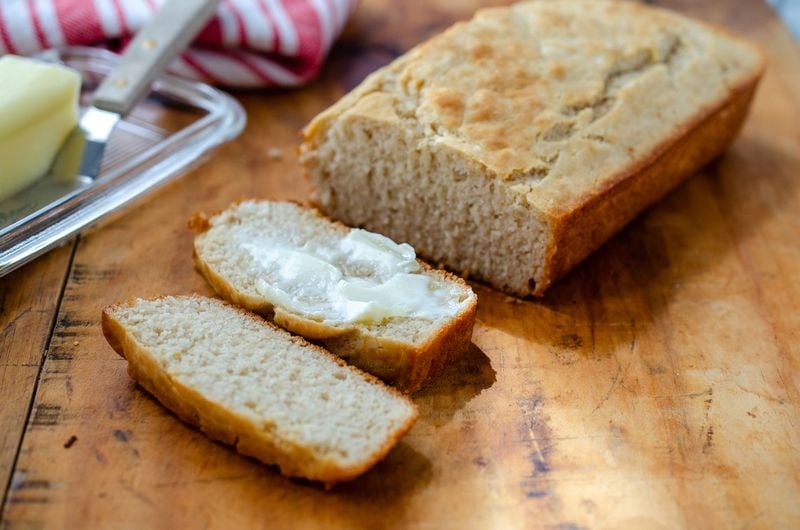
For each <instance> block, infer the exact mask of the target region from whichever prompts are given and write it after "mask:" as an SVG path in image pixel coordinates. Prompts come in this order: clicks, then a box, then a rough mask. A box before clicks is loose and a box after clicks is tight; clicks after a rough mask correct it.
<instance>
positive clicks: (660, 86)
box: [301, 0, 763, 295]
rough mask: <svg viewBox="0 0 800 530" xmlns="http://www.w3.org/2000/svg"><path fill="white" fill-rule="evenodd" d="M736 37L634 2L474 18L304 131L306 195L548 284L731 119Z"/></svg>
mask: <svg viewBox="0 0 800 530" xmlns="http://www.w3.org/2000/svg"><path fill="white" fill-rule="evenodd" d="M762 70H763V58H762V55H761V53H760V52H759V50H758V49H756V48H755V47H754V46H753V45H751V44H749V43H748V42H746V41H744V40H742V39H739V38H737V37H736V36H734V35H732V34H730V33H728V32H726V31H724V30H720V29H716V28H714V27H711V26H709V25H707V24H704V23H701V22H698V21H695V20H691V19H689V18H687V17H684V16H680V15H678V14H676V13H672V12H669V11H666V10H663V9H657V8H654V7H650V6H646V5H644V3H640V2H623V1H611V0H554V1H531V2H521V3H518V4H515V5H512V6H510V7H502V8H490V9H484V10H480V11H478V12H477V14H476V15H475V17H474V18H473V19H472V20H470V21H469V22H466V23H458V24H456V25H455V26H453V27H451V28H450V29H448V30H447V31H445V32H444V33H442V34H440V35H438V36H435V37H433V38H432V39H431V40H429V41H428V42H426V43H424V44H422V45H420V46H418V47H416V48H414V49H413V50H411V51H409V52H408V53H407V54H405V55H403V56H402V57H400V58H398V59H397V60H395V61H394V62H393V63H391V64H389V65H388V66H386V67H384V68H381V69H380V70H378V71H377V72H375V73H373V74H372V75H370V76H369V77H368V78H367V79H366V80H364V82H363V83H362V84H361V85H360V86H358V87H357V88H356V89H354V90H353V91H352V92H351V93H349V94H348V95H346V96H345V97H343V98H342V99H341V100H340V101H339V102H338V103H336V104H335V105H333V106H332V107H331V108H329V109H328V110H326V111H324V112H322V113H321V114H320V115H319V116H317V117H316V118H314V120H313V121H311V123H310V124H309V125H308V126H307V127H306V128H305V131H304V137H305V141H304V143H303V146H302V148H301V160H302V161H303V163H304V165H305V167H306V170H307V173H308V176H309V178H310V180H311V183H312V184H313V186H314V187H315V192H314V193H315V194H314V202H315V203H316V204H317V206H318V207H319V208H320V209H321V210H322V211H323V212H324V213H326V214H328V215H330V216H331V217H333V218H335V219H338V220H341V221H343V222H344V223H346V224H348V225H351V226H360V227H364V228H366V229H368V230H374V231H376V232H380V233H382V234H385V235H387V236H389V237H391V238H392V239H395V240H397V241H407V242H409V243H410V244H411V245H412V246H413V247H414V248H415V249H416V250H417V252H418V253H419V254H420V255H421V256H424V257H425V258H427V259H430V260H432V261H433V262H436V263H443V264H445V265H446V266H447V267H448V268H450V269H451V270H454V271H457V272H462V271H469V274H470V276H475V277H477V278H480V279H483V280H486V281H488V282H490V283H491V284H492V285H494V286H496V287H498V288H500V289H503V290H506V291H508V292H510V293H513V294H516V295H528V294H535V295H541V294H542V293H544V291H545V290H546V289H547V288H548V286H550V285H551V284H552V282H553V281H555V280H556V279H557V278H559V277H560V276H562V275H563V274H565V273H566V272H567V271H569V270H570V269H571V268H572V267H573V266H574V265H575V264H576V263H578V262H579V261H580V260H582V259H583V258H584V257H585V256H586V255H588V254H589V253H590V252H591V251H593V250H594V249H596V248H597V247H598V246H599V245H600V244H602V243H603V242H604V241H605V240H607V239H608V238H609V237H610V236H611V235H612V234H613V233H614V232H616V231H617V230H619V229H620V228H621V227H622V226H623V225H624V224H625V223H627V222H628V221H629V220H630V219H631V218H633V217H634V216H635V215H636V214H637V213H638V212H640V211H641V210H642V209H643V208H645V207H646V206H647V205H648V204H651V203H652V202H653V201H655V200H656V199H658V198H659V197H661V196H663V195H664V194H665V193H666V192H667V191H669V190H670V189H672V188H674V187H675V186H676V185H677V184H678V183H679V182H680V181H681V180H682V179H683V178H684V177H686V176H687V175H689V174H691V173H693V172H694V171H696V170H697V169H698V168H699V167H700V166H702V165H703V164H705V163H706V162H708V161H709V160H711V159H712V158H714V157H715V156H717V155H718V154H719V153H720V151H721V150H722V149H723V148H724V147H725V146H726V145H727V144H728V143H729V142H730V141H731V140H732V139H733V137H734V136H735V134H736V132H737V131H738V129H739V126H740V125H741V123H742V121H743V119H744V117H745V114H746V112H747V109H748V105H749V103H750V100H751V97H752V96H753V93H754V90H755V87H756V84H757V82H758V79H759V77H760V76H761V73H762Z"/></svg>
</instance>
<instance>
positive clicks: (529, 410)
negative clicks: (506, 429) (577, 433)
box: [517, 395, 552, 499]
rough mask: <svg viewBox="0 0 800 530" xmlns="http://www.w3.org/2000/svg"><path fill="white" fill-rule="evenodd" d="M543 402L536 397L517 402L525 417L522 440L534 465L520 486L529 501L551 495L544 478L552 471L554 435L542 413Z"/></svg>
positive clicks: (539, 397)
mask: <svg viewBox="0 0 800 530" xmlns="http://www.w3.org/2000/svg"><path fill="white" fill-rule="evenodd" d="M543 401H544V400H543V398H542V397H541V396H538V395H536V396H533V397H531V398H529V399H522V400H519V401H518V402H517V405H518V406H519V407H520V409H521V411H522V416H523V424H522V426H521V431H522V432H521V433H520V434H521V440H522V443H523V445H524V446H525V447H526V448H527V449H528V461H529V462H530V463H531V464H532V469H531V471H530V472H529V473H528V474H527V475H526V476H525V477H524V478H523V479H522V481H521V482H520V486H521V488H522V491H523V493H524V494H525V496H526V497H528V498H529V499H532V498H540V497H545V496H547V495H549V494H550V493H551V492H550V488H549V487H548V485H547V482H546V480H544V476H543V475H546V474H547V473H549V472H550V470H551V466H550V456H551V453H552V441H551V440H552V434H551V432H550V428H549V427H548V425H547V421H546V419H547V418H546V417H545V416H544V414H543V412H542V409H543V405H544V403H543Z"/></svg>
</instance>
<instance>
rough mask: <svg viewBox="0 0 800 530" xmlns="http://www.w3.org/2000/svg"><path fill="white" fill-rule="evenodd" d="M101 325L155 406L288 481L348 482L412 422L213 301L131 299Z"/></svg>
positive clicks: (296, 346)
mask: <svg viewBox="0 0 800 530" xmlns="http://www.w3.org/2000/svg"><path fill="white" fill-rule="evenodd" d="M106 316H107V318H108V319H109V321H110V322H113V324H110V325H107V326H106V331H107V334H108V333H111V334H112V335H114V334H116V335H120V334H121V333H122V334H124V335H125V336H124V337H123V338H120V337H119V336H117V337H116V340H117V341H118V342H119V343H120V344H122V345H123V349H124V352H123V353H124V355H125V357H126V358H127V359H128V361H129V363H130V371H131V375H133V376H134V377H135V378H136V379H137V380H138V381H139V382H140V383H142V384H143V386H144V387H145V388H147V389H148V390H149V391H151V392H152V393H154V394H155V395H156V397H158V398H159V399H160V400H161V401H162V403H164V404H165V405H167V406H168V407H170V408H172V409H173V410H174V411H175V412H177V413H178V414H179V415H180V416H181V417H182V418H183V419H185V420H187V421H190V422H192V423H195V424H197V425H199V426H200V428H201V429H203V430H204V431H206V433H207V434H209V435H211V436H212V437H214V438H217V439H221V440H222V441H225V442H227V443H231V444H234V445H238V446H239V447H238V448H239V449H240V451H241V452H243V453H245V454H249V455H252V456H256V457H257V458H260V459H261V460H263V461H265V462H267V463H277V464H279V465H280V466H281V469H282V470H283V471H284V473H286V474H289V475H298V476H305V477H307V478H311V479H316V480H323V481H325V482H336V481H338V480H341V479H347V478H352V476H355V475H356V474H358V473H360V472H362V471H364V470H365V469H366V468H368V467H369V466H371V465H372V464H373V463H375V462H376V461H377V460H378V459H380V458H381V457H382V456H383V455H384V454H385V453H386V452H387V451H388V450H389V449H390V448H391V447H392V446H393V445H394V443H395V442H396V440H397V439H398V438H399V437H400V436H401V435H402V434H403V433H404V432H405V431H406V430H407V429H408V428H409V427H410V425H411V424H412V423H413V421H414V419H415V418H416V409H415V408H414V405H413V404H412V403H411V402H410V401H409V400H408V399H407V398H405V397H403V396H402V395H400V394H399V393H397V392H395V391H393V390H390V389H389V388H387V387H385V386H384V385H383V384H382V383H380V382H378V381H377V380H376V379H374V378H372V377H371V376H368V375H366V374H364V373H362V372H360V371H358V370H356V369H354V368H352V367H348V366H347V365H345V364H344V363H342V362H341V361H339V360H338V359H336V358H335V357H334V356H332V355H330V354H329V353H327V352H325V351H324V350H322V349H320V348H318V347H316V346H312V345H310V344H308V343H307V342H305V341H304V340H302V339H299V338H297V337H293V336H291V335H290V334H289V333H287V332H285V331H283V330H281V329H278V328H276V327H274V326H272V325H270V324H268V323H267V322H265V321H263V320H261V319H260V318H258V317H255V316H253V315H249V314H246V313H244V312H242V311H241V310H238V309H234V308H233V307H231V306H229V305H227V304H225V303H223V302H220V301H219V300H214V299H209V298H203V297H164V298H159V299H155V300H137V301H135V302H134V303H133V304H131V305H126V306H116V307H113V308H110V309H108V310H106ZM115 330H116V331H115ZM120 330H124V332H122V331H120ZM112 344H113V341H112ZM164 381H168V384H164V383H163V382H164Z"/></svg>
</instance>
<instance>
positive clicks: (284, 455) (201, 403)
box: [102, 295, 418, 487]
mask: <svg viewBox="0 0 800 530" xmlns="http://www.w3.org/2000/svg"><path fill="white" fill-rule="evenodd" d="M192 297H197V295H192ZM158 298H162V297H157V298H155V299H158ZM218 302H219V303H221V304H224V305H226V306H228V307H230V308H232V309H234V310H235V311H237V312H239V313H240V314H242V315H244V316H246V317H247V318H249V319H251V320H253V321H255V322H258V323H259V324H260V325H262V326H266V327H268V328H270V329H272V330H273V331H275V332H277V333H281V334H286V335H288V333H286V331H284V330H282V329H280V328H278V327H277V326H275V325H273V324H271V323H269V322H266V321H264V320H263V319H261V318H258V317H257V316H255V315H253V314H251V313H249V312H247V311H244V310H242V309H240V308H238V307H235V306H233V305H231V304H228V303H227V302H224V301H220V300H218ZM132 303H133V302H128V303H125V304H115V305H112V306H109V307H106V308H105V309H104V310H103V314H102V328H103V334H104V335H105V337H106V339H107V340H108V343H109V344H110V345H111V347H112V348H113V349H114V350H115V351H116V352H117V353H118V354H119V355H120V356H121V357H123V358H125V359H127V360H128V374H129V375H130V376H131V378H132V379H134V380H135V381H137V382H138V383H139V384H140V385H141V386H142V387H143V388H144V389H145V390H147V391H148V392H149V393H150V394H152V395H153V396H155V397H156V399H158V401H159V402H161V404H162V405H164V406H165V407H166V408H167V409H169V410H171V411H172V412H174V413H175V414H176V415H177V416H178V417H179V418H180V419H182V420H183V421H184V422H186V423H189V424H191V425H194V426H196V427H198V428H199V429H200V430H201V431H203V432H204V433H205V434H206V435H208V436H209V437H210V438H213V439H215V440H218V441H220V442H223V443H225V444H228V445H233V446H235V448H236V450H237V451H238V452H240V453H241V454H243V455H246V456H252V457H254V458H256V459H258V460H260V461H261V462H263V463H265V464H274V465H277V466H278V467H279V468H280V471H281V473H282V474H283V475H285V476H287V477H288V476H295V477H303V478H307V479H310V480H316V481H320V482H323V483H325V485H326V486H327V487H330V486H331V485H333V484H335V483H337V482H343V481H347V480H352V479H354V478H355V477H357V476H359V475H361V474H362V473H364V472H365V471H367V470H368V469H370V468H371V467H372V466H374V465H375V464H376V463H378V462H379V461H380V460H382V459H383V458H384V457H385V456H386V454H387V453H388V452H389V451H390V450H391V449H392V447H394V446H395V445H396V444H397V442H398V441H399V440H400V438H402V437H403V436H404V435H405V434H406V432H408V430H409V429H410V428H411V427H412V426H413V424H414V422H415V421H416V419H417V415H418V411H417V408H416V405H414V403H413V402H412V401H411V400H409V399H408V398H407V397H406V396H404V395H403V394H402V393H400V392H398V391H397V390H396V389H394V388H392V387H387V386H386V385H384V384H383V383H382V382H381V381H380V380H379V379H377V378H376V377H374V376H373V375H371V374H368V373H366V372H363V371H361V370H359V369H358V368H356V367H354V366H349V365H348V364H347V363H345V362H344V361H343V360H341V359H340V358H339V357H337V356H335V355H333V354H331V353H330V352H328V351H326V350H324V349H323V348H320V347H319V346H316V345H314V344H311V343H309V342H308V341H306V340H305V339H303V338H302V337H296V336H291V337H290V338H291V340H292V341H293V342H296V343H297V344H300V345H302V346H304V347H308V348H311V349H314V350H316V351H317V352H318V353H319V354H321V355H323V356H325V357H327V358H328V359H331V360H333V361H334V362H336V363H337V364H338V365H339V366H343V367H346V368H347V369H348V370H350V371H352V372H354V373H356V374H358V375H359V376H360V377H362V378H363V379H365V380H366V381H368V382H369V383H371V384H373V385H377V386H380V387H382V388H384V389H385V390H387V391H388V392H390V393H392V394H394V395H395V396H397V397H400V398H402V399H404V400H405V401H406V402H407V403H408V405H409V406H410V407H411V408H412V410H413V411H414V413H413V415H411V416H410V417H409V419H408V420H407V421H406V422H405V423H404V424H403V425H402V426H400V428H399V429H397V430H396V431H395V432H394V433H393V435H392V436H391V437H389V438H387V440H386V441H385V442H384V444H383V445H382V446H381V447H379V448H378V449H377V450H376V451H375V452H374V453H373V454H372V455H370V456H369V458H367V459H364V460H363V461H362V462H361V463H360V464H358V465H354V466H351V467H348V468H343V467H341V466H339V465H337V464H336V462H334V461H332V460H331V459H325V458H320V457H319V456H318V455H316V454H315V453H314V451H313V450H312V449H310V448H306V447H303V446H300V445H298V444H294V443H290V442H288V441H286V440H280V439H277V438H273V437H270V435H269V433H268V432H265V431H264V430H263V429H262V426H259V425H255V424H253V422H252V421H250V420H248V419H247V418H245V417H242V416H240V415H238V414H236V413H234V412H231V411H230V410H228V409H225V408H224V407H222V406H220V405H219V404H217V403H214V402H212V401H210V400H208V399H207V398H205V397H204V396H203V395H202V394H200V393H198V392H196V391H194V390H192V389H191V388H188V387H186V386H184V385H183V384H181V383H180V382H179V381H176V380H175V379H173V378H171V377H170V376H169V374H167V373H166V372H164V370H162V369H161V367H160V366H159V364H158V362H157V361H156V359H155V358H154V357H153V356H152V355H150V353H149V352H148V351H147V350H146V348H144V347H143V346H142V345H140V344H139V343H137V341H136V340H135V339H134V338H133V337H132V336H131V334H130V333H128V332H127V330H126V329H125V327H124V326H123V325H122V324H121V323H120V322H119V321H118V320H117V319H116V318H114V316H113V312H114V309H115V308H117V307H120V306H123V305H130V304H132Z"/></svg>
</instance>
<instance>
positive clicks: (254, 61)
mask: <svg viewBox="0 0 800 530" xmlns="http://www.w3.org/2000/svg"><path fill="white" fill-rule="evenodd" d="M163 1H164V0H0V55H2V54H5V53H14V54H19V55H30V54H33V53H36V52H39V51H41V50H44V49H47V48H60V47H64V46H71V45H103V44H108V43H109V41H112V44H113V41H115V40H118V41H119V42H121V43H123V44H124V43H127V42H128V40H129V39H130V37H131V35H133V34H135V33H136V32H137V31H138V30H139V28H141V27H142V26H143V25H144V23H145V22H146V21H147V19H148V18H149V17H150V15H151V14H152V13H153V12H154V11H155V10H156V9H158V6H159V5H160V4H161V3H162V2H163ZM355 3H356V0H221V2H220V5H219V7H218V8H217V12H216V15H215V16H214V18H213V19H212V21H211V22H210V23H209V25H208V26H207V27H206V28H205V29H204V30H203V31H202V33H201V34H200V35H199V37H198V38H197V40H196V41H195V43H194V47H192V48H190V49H189V50H187V51H186V52H185V53H183V54H182V55H181V57H180V58H179V59H176V61H175V62H174V63H173V64H172V65H171V67H170V69H171V71H172V73H175V74H178V75H181V76H184V77H189V78H192V79H199V80H203V81H206V82H211V83H214V84H219V85H226V86H231V87H260V86H276V85H277V86H297V85H301V84H303V83H305V82H306V81H308V80H309V79H311V78H313V77H314V76H315V75H316V74H317V73H319V71H320V69H321V67H322V62H323V60H324V59H325V56H326V55H327V53H328V51H329V50H330V47H331V44H332V43H333V41H334V39H335V38H336V37H337V36H338V35H339V33H340V32H341V30H342V28H343V27H344V24H345V22H346V21H347V18H348V17H349V16H350V13H351V12H352V11H353V9H354V7H355Z"/></svg>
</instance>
